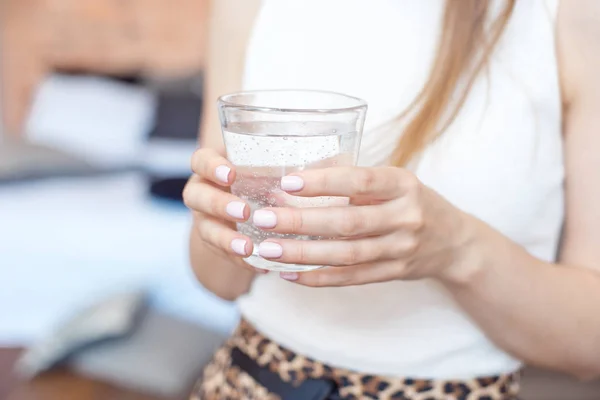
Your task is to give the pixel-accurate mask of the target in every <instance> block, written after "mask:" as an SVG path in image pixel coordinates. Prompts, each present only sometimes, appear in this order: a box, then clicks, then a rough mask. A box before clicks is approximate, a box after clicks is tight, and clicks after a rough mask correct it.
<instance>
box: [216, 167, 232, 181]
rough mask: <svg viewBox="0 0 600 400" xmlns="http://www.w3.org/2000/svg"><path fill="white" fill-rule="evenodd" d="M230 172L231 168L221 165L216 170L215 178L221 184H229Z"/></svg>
mask: <svg viewBox="0 0 600 400" xmlns="http://www.w3.org/2000/svg"><path fill="white" fill-rule="evenodd" d="M230 172H231V168H229V167H228V166H227V165H219V166H218V167H217V169H216V170H215V176H216V177H217V179H218V180H220V181H221V182H223V183H228V182H229V173H230Z"/></svg>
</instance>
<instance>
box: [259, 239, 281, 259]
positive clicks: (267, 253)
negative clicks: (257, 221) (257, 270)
mask: <svg viewBox="0 0 600 400" xmlns="http://www.w3.org/2000/svg"><path fill="white" fill-rule="evenodd" d="M258 255H259V256H261V257H264V258H279V257H281V256H282V255H283V247H281V246H280V245H278V244H277V243H273V242H262V243H261V244H259V245H258Z"/></svg>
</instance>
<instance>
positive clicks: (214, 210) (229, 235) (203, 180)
mask: <svg viewBox="0 0 600 400" xmlns="http://www.w3.org/2000/svg"><path fill="white" fill-rule="evenodd" d="M192 172H193V175H192V177H191V178H190V180H189V181H188V183H187V185H186V186H185V188H184V190H183V201H184V203H185V205H186V206H187V207H188V208H190V209H191V210H192V212H193V214H194V227H195V229H197V231H198V234H199V236H200V238H201V240H202V241H203V242H204V244H205V245H207V247H208V248H210V249H211V250H213V251H214V252H216V253H217V254H219V255H221V256H222V257H223V258H225V259H228V260H230V261H232V262H234V263H236V264H237V265H240V266H241V267H245V268H248V269H251V270H253V271H256V272H265V271H263V270H260V269H256V268H253V267H251V266H250V265H248V264H247V263H246V262H244V261H243V257H247V256H248V255H250V254H252V251H253V244H252V241H251V240H250V238H249V237H247V236H244V235H242V234H241V233H239V232H237V231H236V230H235V223H236V222H244V221H246V220H248V218H249V217H250V207H249V205H248V204H246V203H245V202H244V201H242V200H241V199H240V198H239V197H236V196H234V195H233V194H231V193H230V191H229V187H230V186H231V185H232V183H233V182H234V181H235V177H236V171H235V167H234V166H233V165H231V163H230V162H229V161H227V159H226V158H225V157H223V156H222V155H220V154H219V153H218V152H217V151H216V150H214V149H209V148H204V149H199V150H197V151H196V152H195V153H194V155H193V157H192Z"/></svg>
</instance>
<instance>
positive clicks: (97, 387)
mask: <svg viewBox="0 0 600 400" xmlns="http://www.w3.org/2000/svg"><path fill="white" fill-rule="evenodd" d="M20 352H21V350H19V349H2V348H0V399H2V400H180V399H165V398H161V397H154V396H150V395H145V394H142V393H136V392H133V391H129V390H124V389H120V388H117V387H114V386H111V385H109V384H106V383H103V382H98V381H94V380H91V379H87V378H84V377H81V376H77V375H75V374H73V373H71V372H69V371H67V370H64V369H63V370H56V371H52V372H49V373H46V374H43V375H41V376H40V377H38V378H35V379H34V380H32V381H29V382H19V381H18V380H17V379H16V377H15V376H14V374H12V373H11V369H12V366H13V364H14V362H15V360H16V359H17V357H18V355H19V353H20Z"/></svg>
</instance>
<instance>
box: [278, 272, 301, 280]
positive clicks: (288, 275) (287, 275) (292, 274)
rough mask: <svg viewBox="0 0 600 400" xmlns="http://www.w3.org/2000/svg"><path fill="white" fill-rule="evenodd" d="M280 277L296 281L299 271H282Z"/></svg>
mask: <svg viewBox="0 0 600 400" xmlns="http://www.w3.org/2000/svg"><path fill="white" fill-rule="evenodd" d="M279 277H280V278H282V279H285V280H286V281H295V280H296V279H298V273H297V272H280V273H279Z"/></svg>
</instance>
